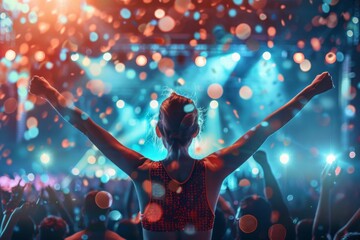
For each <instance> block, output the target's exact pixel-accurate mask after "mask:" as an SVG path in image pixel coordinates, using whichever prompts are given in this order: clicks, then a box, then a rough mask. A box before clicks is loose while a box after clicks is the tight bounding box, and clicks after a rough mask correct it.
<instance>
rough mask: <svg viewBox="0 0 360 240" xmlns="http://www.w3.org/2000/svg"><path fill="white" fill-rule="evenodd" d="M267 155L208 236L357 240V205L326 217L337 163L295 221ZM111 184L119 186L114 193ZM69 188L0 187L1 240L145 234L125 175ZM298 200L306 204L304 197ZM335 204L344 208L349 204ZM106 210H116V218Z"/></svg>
mask: <svg viewBox="0 0 360 240" xmlns="http://www.w3.org/2000/svg"><path fill="white" fill-rule="evenodd" d="M268 155H269V157H268V156H267V155H266V153H265V152H264V151H257V152H256V153H255V154H254V155H253V158H254V159H255V161H256V162H257V163H258V164H259V166H260V167H261V169H262V172H263V176H262V177H261V179H255V178H254V179H250V180H251V181H256V180H258V181H262V182H263V183H262V184H258V185H256V184H254V186H252V187H250V189H249V190H248V191H247V192H246V193H243V195H241V194H240V196H239V193H236V192H235V191H231V190H228V189H227V190H226V191H224V192H223V194H221V195H220V197H219V201H218V204H217V207H216V210H215V221H214V228H213V233H212V239H214V240H221V239H222V240H231V239H299V240H307V239H309V240H310V239H336V240H338V239H359V236H360V228H359V222H360V210H357V211H356V212H355V213H354V214H353V216H352V217H351V218H350V219H348V222H347V223H346V224H345V225H344V226H339V225H338V224H339V223H337V224H333V225H332V224H331V223H330V222H329V217H330V216H329V215H330V213H331V208H332V207H331V206H329V202H330V201H329V200H330V198H331V195H334V194H336V193H335V192H333V193H331V192H330V191H331V189H333V188H334V184H335V182H336V178H337V176H336V172H335V170H334V166H335V165H326V166H325V168H324V170H323V172H322V173H321V174H320V176H319V178H320V189H319V194H317V195H316V197H315V198H314V199H312V200H313V201H314V202H315V203H314V204H315V206H316V201H317V200H318V203H317V209H316V212H315V211H314V212H308V213H307V214H305V215H306V217H304V218H303V219H299V217H298V216H295V214H296V211H295V210H301V206H298V208H296V209H292V208H290V207H289V206H288V204H287V201H286V200H285V197H284V194H283V193H282V192H281V190H280V189H281V188H280V186H279V183H278V182H277V180H276V178H275V176H274V174H273V172H272V170H271V167H270V164H271V156H270V154H268ZM85 182H86V184H85V185H84V184H83V183H85ZM116 185H117V186H121V187H120V188H117V189H116V190H114V186H116ZM302 187H303V188H305V186H302ZM338 187H339V186H338ZM95 189H96V190H95ZM68 190H69V192H68V193H67V191H65V192H66V193H65V192H64V191H62V190H55V189H54V188H53V187H50V186H47V187H44V188H43V189H41V190H40V191H38V190H36V187H34V186H33V185H31V184H30V183H27V184H24V183H23V182H21V183H20V182H19V184H18V185H17V186H14V187H13V188H12V189H11V191H10V192H9V191H5V190H1V200H2V201H1V203H2V209H3V211H2V216H1V219H2V221H1V235H0V239H1V240H6V239H14V240H15V239H24V240H27V239H29V240H30V239H31V240H33V239H40V240H45V239H54V240H60V239H134V240H142V239H144V238H143V235H142V226H141V222H140V215H139V213H138V211H139V208H138V207H137V206H136V205H137V199H136V194H135V193H134V190H135V189H134V186H133V184H132V182H131V181H130V180H112V181H110V182H109V183H108V184H105V185H104V184H103V183H101V182H100V181H99V180H98V179H97V180H96V179H88V178H86V177H83V178H80V177H77V178H74V179H73V181H72V182H71V184H70V185H69V187H68ZM109 191H111V192H113V194H110V193H109ZM34 196H36V197H34ZM303 200H304V201H307V200H306V197H304V199H303ZM340 208H342V209H343V211H347V210H348V209H347V208H346V206H340ZM302 211H304V210H302ZM111 212H118V213H121V214H120V215H118V216H116V217H113V216H112V214H111ZM109 213H110V214H109ZM311 214H313V215H311ZM340 222H341V221H340ZM189 234H191V233H189Z"/></svg>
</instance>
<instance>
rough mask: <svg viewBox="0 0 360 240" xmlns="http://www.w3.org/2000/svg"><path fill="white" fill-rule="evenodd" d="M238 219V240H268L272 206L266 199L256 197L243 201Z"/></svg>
mask: <svg viewBox="0 0 360 240" xmlns="http://www.w3.org/2000/svg"><path fill="white" fill-rule="evenodd" d="M236 219H238V221H237V224H238V225H237V230H238V236H237V239H257V240H260V239H268V230H269V228H270V226H271V206H270V204H269V203H268V202H267V201H266V200H265V199H264V198H262V197H259V196H257V195H254V196H249V197H246V198H244V199H243V200H241V202H240V207H239V209H238V212H237V214H236Z"/></svg>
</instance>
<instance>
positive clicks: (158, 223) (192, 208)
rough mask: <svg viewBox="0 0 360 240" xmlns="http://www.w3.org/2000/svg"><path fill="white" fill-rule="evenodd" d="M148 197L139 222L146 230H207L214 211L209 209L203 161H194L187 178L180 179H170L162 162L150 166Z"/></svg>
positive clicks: (210, 227) (211, 221)
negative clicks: (149, 195) (180, 181)
mask: <svg viewBox="0 0 360 240" xmlns="http://www.w3.org/2000/svg"><path fill="white" fill-rule="evenodd" d="M150 177H151V186H152V190H151V195H152V196H151V199H150V202H149V204H148V205H147V207H146V208H145V211H144V214H143V217H142V225H143V228H145V229H146V230H149V231H157V232H172V231H208V230H211V229H212V228H213V225H214V218H215V215H214V214H213V212H212V211H211V209H210V207H209V204H208V201H207V197H206V185H205V165H204V162H203V161H201V160H200V161H195V163H194V167H193V171H192V173H191V175H190V176H189V178H188V179H187V180H185V181H184V182H182V183H179V182H178V181H176V180H174V179H172V178H171V177H170V176H169V175H168V173H167V172H166V170H165V168H164V166H163V164H162V163H161V162H154V163H153V164H152V167H151V170H150Z"/></svg>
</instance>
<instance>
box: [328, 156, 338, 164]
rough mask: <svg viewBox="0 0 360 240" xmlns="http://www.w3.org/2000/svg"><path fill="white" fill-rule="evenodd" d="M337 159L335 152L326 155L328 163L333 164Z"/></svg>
mask: <svg viewBox="0 0 360 240" xmlns="http://www.w3.org/2000/svg"><path fill="white" fill-rule="evenodd" d="M335 160H336V156H335V155H334V154H329V155H327V157H326V163H327V164H333V163H334V162H335Z"/></svg>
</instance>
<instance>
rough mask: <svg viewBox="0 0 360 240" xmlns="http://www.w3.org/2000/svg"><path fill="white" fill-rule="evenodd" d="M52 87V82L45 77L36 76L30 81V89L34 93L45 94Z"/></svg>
mask: <svg viewBox="0 0 360 240" xmlns="http://www.w3.org/2000/svg"><path fill="white" fill-rule="evenodd" d="M50 88H51V85H50V83H49V82H48V81H47V80H46V79H45V78H44V77H39V76H34V77H33V78H32V79H31V81H30V88H29V90H30V93H32V94H34V95H37V96H40V97H41V96H44V95H45V93H46V92H47V91H48V90H49V89H50Z"/></svg>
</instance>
